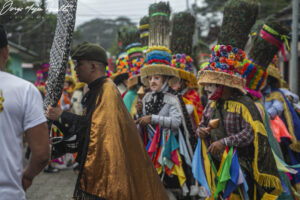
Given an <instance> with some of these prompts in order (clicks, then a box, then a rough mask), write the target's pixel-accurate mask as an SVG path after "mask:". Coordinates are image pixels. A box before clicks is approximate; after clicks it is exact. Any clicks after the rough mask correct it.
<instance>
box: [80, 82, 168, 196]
mask: <svg viewBox="0 0 300 200" xmlns="http://www.w3.org/2000/svg"><path fill="white" fill-rule="evenodd" d="M98 98H99V97H98ZM80 187H81V190H82V191H84V192H87V193H89V194H92V195H96V196H99V197H102V198H105V199H108V200H117V199H118V200H129V199H130V200H141V199H143V200H153V199H155V200H167V199H168V196H167V194H166V191H165V189H164V187H163V185H162V183H161V181H160V179H159V176H158V175H157V172H156V171H155V169H154V166H153V165H152V162H151V160H150V158H149V156H148V154H147V152H146V150H145V147H144V145H143V143H142V140H141V138H140V135H139V133H138V130H137V128H136V125H135V123H134V122H133V120H132V118H131V116H130V114H129V113H128V111H127V109H126V107H125V105H124V103H123V101H122V98H121V95H120V93H119V91H118V89H117V87H116V86H115V85H114V83H113V82H112V81H111V80H108V79H107V80H105V82H104V84H103V92H102V96H101V102H100V104H99V105H98V106H97V107H96V108H95V110H94V113H93V115H92V119H91V130H90V142H89V146H88V151H87V157H86V162H85V164H84V169H83V172H82V176H81V179H80Z"/></svg>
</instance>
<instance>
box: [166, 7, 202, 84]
mask: <svg viewBox="0 0 300 200" xmlns="http://www.w3.org/2000/svg"><path fill="white" fill-rule="evenodd" d="M172 24H173V26H172V36H171V51H172V52H173V53H174V55H173V57H172V67H175V68H176V69H177V70H178V73H179V76H180V78H181V79H182V80H185V82H186V85H187V86H188V87H191V88H198V84H197V78H196V76H195V75H194V74H193V73H192V71H193V66H192V65H193V59H192V58H191V56H190V55H191V54H192V47H193V35H194V29H195V17H194V16H192V15H191V14H190V13H189V12H180V13H176V14H174V15H173V19H172Z"/></svg>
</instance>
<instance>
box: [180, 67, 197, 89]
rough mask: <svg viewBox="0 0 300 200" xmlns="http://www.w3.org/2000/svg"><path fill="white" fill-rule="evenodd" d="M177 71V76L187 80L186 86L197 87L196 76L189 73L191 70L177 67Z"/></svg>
mask: <svg viewBox="0 0 300 200" xmlns="http://www.w3.org/2000/svg"><path fill="white" fill-rule="evenodd" d="M177 70H178V73H179V77H180V78H181V79H183V80H185V81H187V85H188V87H190V88H195V89H197V88H198V83H197V82H198V81H197V78H196V76H195V75H194V74H193V73H191V72H188V71H185V70H183V69H178V68H177Z"/></svg>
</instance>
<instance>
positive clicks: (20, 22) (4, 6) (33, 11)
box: [0, 0, 56, 62]
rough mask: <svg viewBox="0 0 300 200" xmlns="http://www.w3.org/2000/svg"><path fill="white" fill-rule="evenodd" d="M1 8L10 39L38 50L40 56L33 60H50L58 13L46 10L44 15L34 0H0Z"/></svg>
mask: <svg viewBox="0 0 300 200" xmlns="http://www.w3.org/2000/svg"><path fill="white" fill-rule="evenodd" d="M0 10H1V17H0V23H1V24H2V25H4V27H5V29H6V31H7V35H8V40H10V41H12V42H14V43H16V44H18V45H21V46H23V47H25V48H27V49H29V50H32V51H34V52H36V53H37V54H38V55H39V56H38V57H37V58H36V59H35V60H33V61H40V62H46V61H48V60H49V53H50V49H51V45H52V41H53V37H54V33H55V27H56V15H54V14H51V13H47V12H46V11H45V15H44V14H43V12H44V10H43V9H42V8H41V6H40V5H38V4H37V3H36V2H34V1H20V0H0ZM43 28H44V29H43ZM42 43H44V44H45V45H44V46H43V45H42ZM42 48H44V49H42ZM44 51H45V55H43V54H42V52H44ZM29 61H32V60H29Z"/></svg>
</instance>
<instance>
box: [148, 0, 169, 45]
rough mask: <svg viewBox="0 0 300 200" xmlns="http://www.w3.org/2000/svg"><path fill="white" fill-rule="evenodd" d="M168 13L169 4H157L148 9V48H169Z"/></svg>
mask: <svg viewBox="0 0 300 200" xmlns="http://www.w3.org/2000/svg"><path fill="white" fill-rule="evenodd" d="M170 13H171V9H170V6H169V3H166V2H159V3H154V4H151V5H150V7H149V17H150V20H149V32H150V34H149V47H151V46H158V45H161V46H165V47H168V46H169V40H170V36H169V34H170V20H169V17H170Z"/></svg>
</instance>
